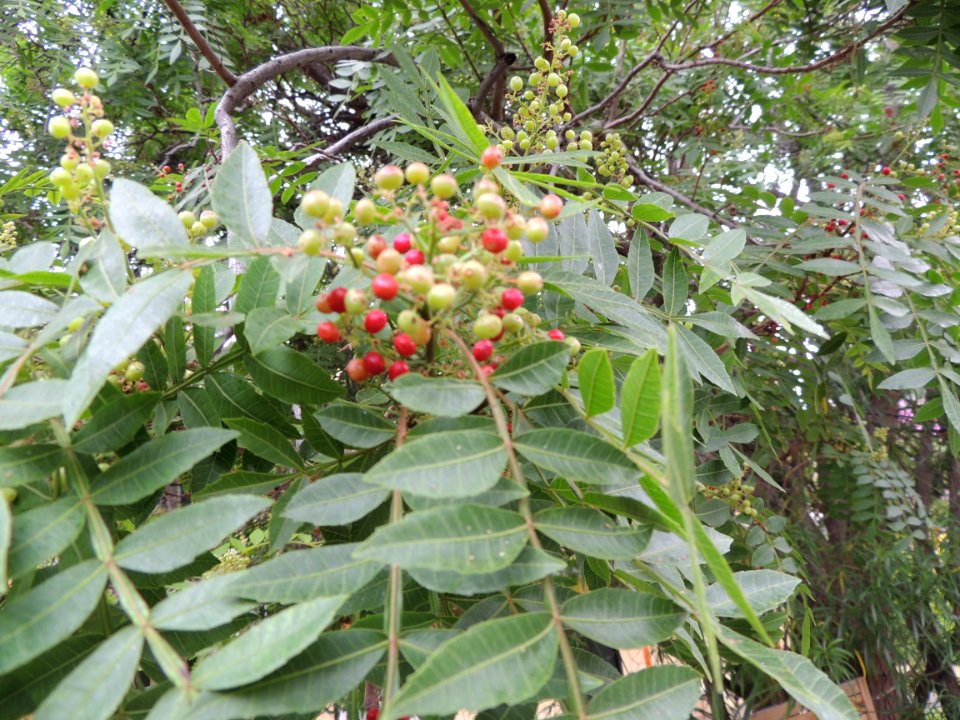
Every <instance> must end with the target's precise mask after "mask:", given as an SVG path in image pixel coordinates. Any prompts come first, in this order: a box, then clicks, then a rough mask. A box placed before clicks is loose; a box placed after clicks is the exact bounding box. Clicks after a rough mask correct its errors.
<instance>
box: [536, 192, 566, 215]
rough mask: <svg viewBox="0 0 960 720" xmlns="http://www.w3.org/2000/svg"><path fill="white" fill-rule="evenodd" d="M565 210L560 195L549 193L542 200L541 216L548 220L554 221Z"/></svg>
mask: <svg viewBox="0 0 960 720" xmlns="http://www.w3.org/2000/svg"><path fill="white" fill-rule="evenodd" d="M561 210H563V200H562V199H561V198H560V196H559V195H554V194H553V193H549V194H547V195H544V196H543V197H542V198H540V214H541V215H543V216H544V217H545V218H546V219H547V220H553V219H554V218H555V217H556V216H557V215H559V214H560V211H561Z"/></svg>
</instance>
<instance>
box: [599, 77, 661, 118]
mask: <svg viewBox="0 0 960 720" xmlns="http://www.w3.org/2000/svg"><path fill="white" fill-rule="evenodd" d="M672 74H673V73H671V72H669V71H667V72H665V73H663V75H661V76H660V79H659V80H657V82H656V83H655V84H654V86H653V89H652V90H651V91H650V94H649V95H647V98H646V100H644V101H643V102H642V103H640V107H638V108H637V109H636V110H634V111H632V112H630V113H628V114H626V115H624V116H623V117H620V118H617V119H616V120H611V121H610V122H608V123H607V124H606V125H604V129H605V130H613V128H615V127H620V126H621V125H626V124H628V123H631V122H633V121H634V120H636V119H637V118H638V117H640V116H641V115H643V113H644V112H646V110H647V108H648V107H650V104H651V103H652V102H653V101H654V99H655V98H656V97H657V95H659V94H660V91H661V90H662V89H663V86H664V85H666V84H667V80H669V79H670V76H671V75H672Z"/></svg>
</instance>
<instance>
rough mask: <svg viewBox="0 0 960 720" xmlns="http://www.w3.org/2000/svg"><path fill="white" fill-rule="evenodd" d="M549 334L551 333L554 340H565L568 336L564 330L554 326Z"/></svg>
mask: <svg viewBox="0 0 960 720" xmlns="http://www.w3.org/2000/svg"><path fill="white" fill-rule="evenodd" d="M547 335H549V336H550V338H551V339H553V340H563V339H564V338H565V337H566V335H564V334H563V330H560V329H559V328H554V329H553V330H551V331H550V332H548V333H547Z"/></svg>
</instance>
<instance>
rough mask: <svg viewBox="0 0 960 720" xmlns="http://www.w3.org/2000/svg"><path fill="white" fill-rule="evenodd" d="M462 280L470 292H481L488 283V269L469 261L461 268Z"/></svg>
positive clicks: (478, 263) (474, 261)
mask: <svg viewBox="0 0 960 720" xmlns="http://www.w3.org/2000/svg"><path fill="white" fill-rule="evenodd" d="M460 279H461V280H462V281H463V284H464V285H466V286H467V287H468V288H469V289H470V290H479V289H480V288H482V287H483V286H484V285H485V284H486V282H487V268H486V266H484V265H483V264H482V263H480V262H478V261H477V260H467V261H466V262H465V263H463V266H462V267H461V268H460ZM494 334H496V333H494Z"/></svg>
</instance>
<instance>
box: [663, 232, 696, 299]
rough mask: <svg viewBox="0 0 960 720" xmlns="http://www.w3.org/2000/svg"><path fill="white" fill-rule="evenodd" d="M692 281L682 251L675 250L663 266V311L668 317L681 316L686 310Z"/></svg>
mask: <svg viewBox="0 0 960 720" xmlns="http://www.w3.org/2000/svg"><path fill="white" fill-rule="evenodd" d="M689 287H690V281H689V279H688V278H687V271H686V270H685V269H684V267H683V260H682V259H681V258H680V251H679V250H678V249H677V248H674V249H673V250H671V251H670V254H669V255H668V256H667V261H666V263H665V264H664V266H663V309H664V312H666V313H667V314H668V315H681V314H684V313H683V312H682V311H683V310H684V309H685V308H686V304H687V293H688V291H689Z"/></svg>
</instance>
